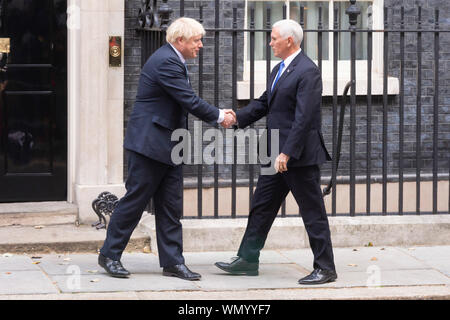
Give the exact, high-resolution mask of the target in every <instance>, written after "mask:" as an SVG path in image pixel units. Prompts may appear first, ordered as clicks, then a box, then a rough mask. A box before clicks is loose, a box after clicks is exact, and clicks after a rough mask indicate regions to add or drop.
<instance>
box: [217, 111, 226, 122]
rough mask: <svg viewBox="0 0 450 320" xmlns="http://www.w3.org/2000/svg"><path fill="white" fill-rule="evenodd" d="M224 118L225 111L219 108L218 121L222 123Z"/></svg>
mask: <svg viewBox="0 0 450 320" xmlns="http://www.w3.org/2000/svg"><path fill="white" fill-rule="evenodd" d="M223 119H225V111H223V110H222V109H219V119H217V123H222V122H223Z"/></svg>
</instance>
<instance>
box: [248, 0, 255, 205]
mask: <svg viewBox="0 0 450 320" xmlns="http://www.w3.org/2000/svg"><path fill="white" fill-rule="evenodd" d="M254 29H255V6H254V4H253V5H252V7H251V8H250V30H251V31H250V102H252V101H253V100H254V99H255V31H253V30H254ZM251 128H253V124H252V125H251ZM249 152H251V150H250V149H249ZM254 179H255V178H254V165H253V164H250V165H249V166H248V199H249V201H248V212H250V210H251V205H252V199H253V189H254Z"/></svg>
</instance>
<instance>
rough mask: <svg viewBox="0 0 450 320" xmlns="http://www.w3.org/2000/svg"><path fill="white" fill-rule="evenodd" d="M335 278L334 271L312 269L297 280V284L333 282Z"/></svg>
mask: <svg viewBox="0 0 450 320" xmlns="http://www.w3.org/2000/svg"><path fill="white" fill-rule="evenodd" d="M336 279H337V274H336V272H335V271H331V270H322V269H314V271H313V272H311V274H310V275H307V276H306V277H304V278H302V279H300V280H298V283H299V284H323V283H327V282H333V281H335V280H336Z"/></svg>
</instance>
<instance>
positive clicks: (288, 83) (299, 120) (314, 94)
mask: <svg viewBox="0 0 450 320" xmlns="http://www.w3.org/2000/svg"><path fill="white" fill-rule="evenodd" d="M279 66H280V64H278V65H277V66H275V68H274V69H273V70H272V73H271V76H270V84H269V85H268V89H267V90H266V91H265V92H264V93H263V94H262V96H261V97H260V98H259V99H255V100H254V101H252V102H251V103H250V104H249V105H248V106H246V107H244V108H242V109H240V110H238V111H237V112H236V116H237V120H238V124H239V127H240V128H245V127H246V126H248V125H250V124H251V123H253V122H255V121H257V120H259V119H261V118H262V117H264V116H267V128H268V129H269V130H268V132H269V135H268V136H269V140H268V145H269V147H270V131H271V130H272V129H278V130H279V147H280V150H279V152H282V153H285V154H287V155H289V156H290V159H289V162H288V166H292V167H303V166H310V165H320V164H322V163H324V162H325V161H327V160H331V157H330V155H329V153H328V151H327V149H326V147H325V143H324V141H323V136H322V132H321V112H320V108H321V103H322V79H321V75H320V71H319V69H318V68H317V66H316V65H315V64H314V62H313V61H312V60H311V59H309V58H308V57H307V56H306V55H305V54H304V53H303V51H301V52H300V53H299V54H298V55H297V56H296V57H295V59H294V60H293V61H292V62H291V63H290V64H289V66H288V67H287V69H286V70H285V71H284V72H283V74H282V76H281V77H280V78H279V79H278V82H277V83H276V85H275V87H274V88H273V90H272V91H271V90H270V87H271V85H272V83H273V81H274V79H275V76H276V74H277V73H278V69H279ZM269 152H270V149H269Z"/></svg>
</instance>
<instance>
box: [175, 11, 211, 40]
mask: <svg viewBox="0 0 450 320" xmlns="http://www.w3.org/2000/svg"><path fill="white" fill-rule="evenodd" d="M205 33H206V32H205V29H204V28H203V26H202V25H201V24H200V22H198V21H196V20H194V19H191V18H186V17H183V18H178V19H176V20H175V21H173V22H172V23H171V25H170V26H169V28H167V31H166V41H167V42H169V43H175V42H176V41H177V39H178V38H179V37H183V38H184V39H187V40H189V39H190V38H192V37H196V36H199V35H201V36H204V35H205Z"/></svg>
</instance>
